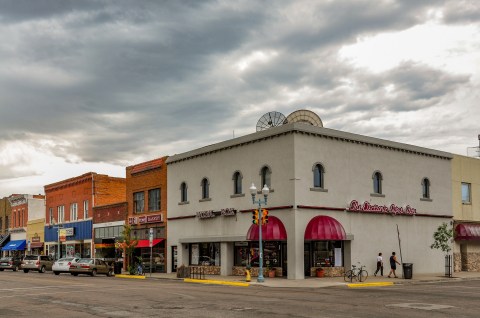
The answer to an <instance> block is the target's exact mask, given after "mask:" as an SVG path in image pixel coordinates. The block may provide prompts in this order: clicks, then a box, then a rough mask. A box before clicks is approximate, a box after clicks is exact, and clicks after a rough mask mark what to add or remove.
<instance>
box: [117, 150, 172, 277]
mask: <svg viewBox="0 0 480 318" xmlns="http://www.w3.org/2000/svg"><path fill="white" fill-rule="evenodd" d="M166 159H167V157H162V158H159V159H154V160H151V161H147V162H143V163H140V164H137V165H133V166H129V167H127V168H126V183H127V203H128V224H129V225H131V227H132V229H131V234H132V235H133V237H134V238H136V239H138V240H139V242H138V245H137V248H136V249H135V254H134V255H135V256H136V257H142V259H144V262H145V265H147V264H146V263H147V262H148V265H149V262H150V245H149V233H150V231H153V247H152V262H153V265H154V266H152V270H153V271H157V272H165V269H166V268H165V259H166V256H167V255H166V254H167V251H166V250H165V246H166V237H167V225H166V219H167V165H166V164H165V161H166ZM147 270H148V268H147Z"/></svg>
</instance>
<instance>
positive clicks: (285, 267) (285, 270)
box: [282, 242, 288, 276]
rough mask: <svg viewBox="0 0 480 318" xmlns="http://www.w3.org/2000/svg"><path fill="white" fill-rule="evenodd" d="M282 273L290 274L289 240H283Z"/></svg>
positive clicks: (284, 274)
mask: <svg viewBox="0 0 480 318" xmlns="http://www.w3.org/2000/svg"><path fill="white" fill-rule="evenodd" d="M282 275H283V276H287V275H288V263H287V242H282Z"/></svg>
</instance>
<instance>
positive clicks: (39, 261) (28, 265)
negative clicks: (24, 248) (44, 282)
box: [22, 255, 53, 273]
mask: <svg viewBox="0 0 480 318" xmlns="http://www.w3.org/2000/svg"><path fill="white" fill-rule="evenodd" d="M52 265H53V258H52V257H51V256H50V255H27V256H25V257H24V258H23V262H22V269H23V272H24V273H28V272H29V271H37V272H39V273H45V271H51V270H52Z"/></svg>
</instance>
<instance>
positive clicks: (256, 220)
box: [252, 210, 258, 224]
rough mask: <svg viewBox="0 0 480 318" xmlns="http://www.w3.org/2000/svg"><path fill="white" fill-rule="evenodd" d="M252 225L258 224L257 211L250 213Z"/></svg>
mask: <svg viewBox="0 0 480 318" xmlns="http://www.w3.org/2000/svg"><path fill="white" fill-rule="evenodd" d="M252 223H253V224H258V210H254V211H253V212H252Z"/></svg>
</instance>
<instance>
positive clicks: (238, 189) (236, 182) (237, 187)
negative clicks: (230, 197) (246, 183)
mask: <svg viewBox="0 0 480 318" xmlns="http://www.w3.org/2000/svg"><path fill="white" fill-rule="evenodd" d="M232 179H233V194H241V193H242V179H243V177H242V174H241V173H240V171H236V172H235V173H234V174H233V178H232Z"/></svg>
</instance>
